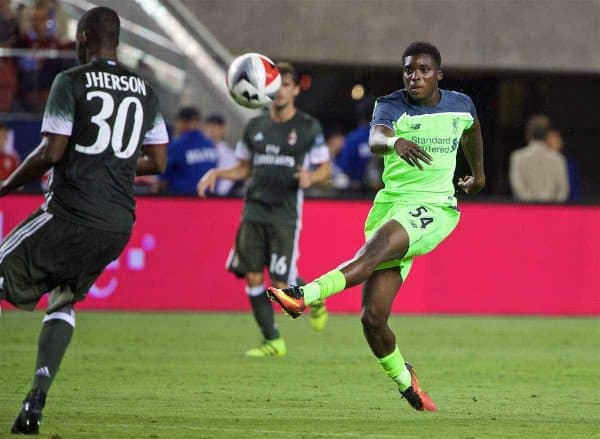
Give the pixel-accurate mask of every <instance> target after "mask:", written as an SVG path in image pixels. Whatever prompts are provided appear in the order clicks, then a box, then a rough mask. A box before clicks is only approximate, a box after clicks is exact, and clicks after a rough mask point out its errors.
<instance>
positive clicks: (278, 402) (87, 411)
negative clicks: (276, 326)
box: [0, 312, 600, 439]
mask: <svg viewBox="0 0 600 439" xmlns="http://www.w3.org/2000/svg"><path fill="white" fill-rule="evenodd" d="M41 317H42V315H41V314H39V313H36V314H28V313H22V312H4V313H3V314H2V316H1V318H0V332H1V334H0V437H10V435H9V434H8V433H7V432H8V429H9V428H10V425H11V423H12V420H13V417H14V416H15V415H16V413H17V410H18V408H19V405H20V402H21V400H22V398H23V396H24V395H25V393H26V391H27V390H28V389H29V386H30V383H31V375H32V369H33V366H34V361H35V351H36V343H37V335H38V331H39V327H40V322H41ZM279 321H280V323H281V329H282V333H283V334H284V336H285V338H286V341H287V343H288V348H289V353H288V355H287V357H285V358H276V359H246V358H244V356H243V353H244V351H245V350H246V349H247V348H250V347H253V346H254V345H255V344H257V342H258V341H259V336H258V331H257V329H256V327H255V325H254V322H253V320H252V317H251V316H250V315H249V314H127V313H90V312H88V313H85V312H80V313H78V314H77V329H76V331H75V334H74V337H73V341H72V343H71V346H70V348H69V351H68V352H67V355H66V357H65V360H64V361H63V364H62V366H61V370H60V371H59V374H58V377H57V379H56V381H55V383H54V385H53V387H52V389H51V391H50V395H49V397H48V401H47V404H46V409H45V411H44V415H45V418H44V422H43V424H42V434H41V436H42V437H52V438H54V439H58V438H64V439H66V438H75V437H83V438H134V437H135V438H184V437H185V438H187V437H190V438H244V439H246V438H284V439H285V438H325V439H326V438H462V439H467V438H544V439H549V438H586V439H587V438H594V437H600V382H599V381H600V321H599V320H598V319H566V318H555V319H548V318H495V317H486V318H471V317H418V316H411V317H406V316H395V317H394V318H393V320H392V327H393V328H394V329H395V331H396V333H397V334H398V335H399V338H398V344H399V346H400V348H401V350H402V352H403V353H404V355H405V358H406V359H407V360H409V361H411V362H412V363H413V365H414V366H415V369H416V371H417V373H418V374H419V378H420V380H421V384H422V386H423V388H424V389H426V390H427V391H428V392H429V393H430V395H431V396H432V397H433V398H434V400H435V401H436V403H437V404H438V408H439V412H437V413H434V414H432V413H420V412H416V411H414V410H413V409H411V408H410V407H409V406H408V404H407V403H406V402H405V401H403V400H401V399H400V398H399V394H398V392H397V390H395V387H394V385H393V383H392V382H391V381H390V380H389V379H388V378H386V377H385V376H384V375H383V373H382V372H381V371H380V369H379V366H378V364H377V362H376V360H375V359H374V357H373V356H372V355H371V354H370V352H369V350H368V347H367V344H366V342H365V341H364V340H363V336H362V332H361V328H360V322H359V319H358V317H357V316H345V315H334V316H333V317H332V318H331V319H330V322H329V324H328V327H327V328H326V330H325V332H323V333H320V334H317V333H314V332H312V331H311V329H310V328H309V325H308V319H307V318H302V319H300V320H299V321H290V320H288V319H287V318H284V317H283V316H282V317H281V318H280V319H279Z"/></svg>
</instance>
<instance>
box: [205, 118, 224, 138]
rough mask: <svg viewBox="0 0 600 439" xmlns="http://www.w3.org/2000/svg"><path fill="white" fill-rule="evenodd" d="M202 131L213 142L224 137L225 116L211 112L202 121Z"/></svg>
mask: <svg viewBox="0 0 600 439" xmlns="http://www.w3.org/2000/svg"><path fill="white" fill-rule="evenodd" d="M204 132H205V133H206V135H207V136H208V137H209V138H210V139H211V140H212V141H213V142H220V141H221V140H223V138H224V137H225V118H224V117H223V116H221V115H220V114H216V113H215V114H211V115H209V116H208V117H207V118H206V120H205V121H204Z"/></svg>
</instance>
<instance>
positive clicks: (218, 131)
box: [204, 113, 238, 197]
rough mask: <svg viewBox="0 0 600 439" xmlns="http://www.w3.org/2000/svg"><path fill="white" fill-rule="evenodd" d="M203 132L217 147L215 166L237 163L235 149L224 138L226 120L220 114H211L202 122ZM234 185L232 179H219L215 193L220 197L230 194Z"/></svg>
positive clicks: (231, 165) (225, 166)
mask: <svg viewBox="0 0 600 439" xmlns="http://www.w3.org/2000/svg"><path fill="white" fill-rule="evenodd" d="M204 133H205V134H206V135H207V137H208V138H209V139H211V140H212V141H213V143H214V144H215V146H216V148H217V168H232V167H234V166H235V165H237V162H238V161H237V159H236V158H235V151H234V150H233V148H232V147H231V146H230V145H229V143H227V141H226V140H225V134H226V122H225V118H224V117H223V116H221V115H220V114H216V113H215V114H211V115H210V116H208V117H207V118H206V120H205V122H204ZM234 185H235V181H233V180H222V179H220V180H219V182H218V183H217V187H216V189H215V193H216V194H217V195H219V196H221V197H223V196H227V195H231V192H232V189H233V187H234Z"/></svg>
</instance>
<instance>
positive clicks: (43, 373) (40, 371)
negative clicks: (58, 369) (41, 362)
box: [35, 366, 50, 378]
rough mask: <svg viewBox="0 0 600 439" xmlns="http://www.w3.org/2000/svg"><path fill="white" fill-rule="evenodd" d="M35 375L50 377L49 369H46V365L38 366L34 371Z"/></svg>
mask: <svg viewBox="0 0 600 439" xmlns="http://www.w3.org/2000/svg"><path fill="white" fill-rule="evenodd" d="M35 375H36V376H44V377H48V378H50V371H49V370H48V367H47V366H44V367H40V368H39V369H38V370H36V371H35Z"/></svg>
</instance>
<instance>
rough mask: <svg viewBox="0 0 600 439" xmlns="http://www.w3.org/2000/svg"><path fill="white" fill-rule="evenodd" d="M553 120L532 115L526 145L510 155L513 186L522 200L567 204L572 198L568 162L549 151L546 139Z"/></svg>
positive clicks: (513, 189)
mask: <svg viewBox="0 0 600 439" xmlns="http://www.w3.org/2000/svg"><path fill="white" fill-rule="evenodd" d="M549 131H550V119H548V117H546V116H543V115H538V116H533V117H532V118H531V119H529V121H528V122H527V128H526V131H525V136H526V138H527V141H528V144H527V146H525V147H523V148H520V149H517V150H516V151H513V152H512V154H511V155H510V169H509V177H510V185H511V187H512V191H513V196H514V197H515V198H516V199H517V200H519V201H554V202H557V201H566V199H567V197H568V195H569V178H568V174H567V162H566V160H565V158H564V157H563V156H562V155H561V154H560V153H559V152H557V151H554V150H552V149H550V147H549V146H548V145H547V144H546V138H547V135H548V132H549Z"/></svg>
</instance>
